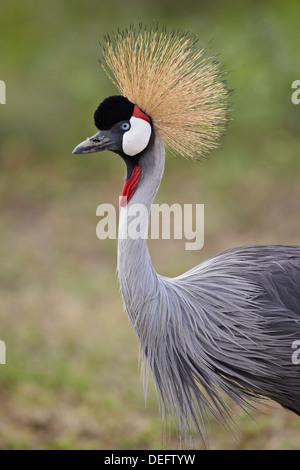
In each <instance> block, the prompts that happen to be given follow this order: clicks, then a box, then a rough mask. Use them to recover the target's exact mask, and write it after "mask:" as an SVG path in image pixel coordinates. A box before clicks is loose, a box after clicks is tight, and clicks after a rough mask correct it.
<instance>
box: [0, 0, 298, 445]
mask: <svg viewBox="0 0 300 470" xmlns="http://www.w3.org/2000/svg"><path fill="white" fill-rule="evenodd" d="M161 3H162V2H156V1H153V2H151V5H148V4H142V3H141V2H133V5H134V8H132V10H131V11H133V13H132V15H133V17H130V16H129V13H128V11H127V7H126V8H125V5H124V4H123V5H119V4H118V5H117V2H116V1H112V2H110V5H109V6H106V7H105V8H104V9H101V14H99V15H97V14H95V11H97V2H95V1H92V0H90V1H88V2H86V3H85V5H84V9H82V5H81V4H80V3H79V2H77V1H76V2H72V5H70V6H68V4H67V2H58V1H54V2H52V7H51V9H48V8H47V9H46V7H45V6H44V5H43V2H32V6H31V8H27V7H26V6H25V5H23V4H21V2H20V1H18V0H10V1H9V2H8V1H7V2H6V1H3V2H2V4H1V7H0V8H1V15H0V23H1V24H0V36H1V41H0V48H1V50H0V57H1V67H2V68H1V69H0V79H1V80H4V81H5V82H6V86H7V104H6V105H5V106H4V105H1V106H0V157H1V159H0V165H1V172H0V196H1V197H0V208H1V219H0V226H1V243H0V256H1V268H0V281H1V300H0V339H1V340H3V341H5V343H6V351H7V358H6V365H0V449H93V448H97V449H161V448H167V449H176V448H177V442H176V438H175V437H174V436H173V437H172V438H171V439H168V440H167V442H165V441H162V438H161V422H160V417H159V412H158V406H157V400H156V394H155V390H154V386H153V383H152V381H150V384H149V393H148V402H147V407H145V402H144V398H143V390H142V385H141V383H140V379H139V372H138V341H137V339H136V337H135V334H134V332H133V330H132V328H131V326H130V325H129V322H128V319H127V316H126V314H125V312H124V311H123V307H122V301H121V298H120V293H119V286H118V282H117V278H116V273H115V269H116V241H114V240H105V241H100V240H98V239H97V237H96V232H95V230H96V225H97V217H96V208H97V206H98V205H99V204H100V203H102V202H110V203H113V204H117V198H118V195H119V194H120V189H121V186H122V179H123V176H124V167H123V163H122V162H121V161H120V159H118V157H116V156H113V155H112V154H108V153H105V154H103V155H99V156H94V157H78V156H77V157H75V156H72V155H71V151H72V149H73V148H74V147H75V145H76V144H77V143H78V142H79V141H81V140H83V139H84V138H85V137H86V135H91V133H92V132H93V123H92V113H93V111H94V109H95V107H96V106H97V104H98V101H100V100H101V99H102V97H104V96H106V95H108V94H112V93H114V92H115V90H114V89H113V88H112V87H110V85H109V84H108V83H107V81H106V78H105V77H104V74H102V73H101V71H100V70H99V68H98V65H97V58H98V49H97V47H98V39H99V38H100V37H101V34H102V32H103V33H104V32H106V31H110V30H111V29H114V28H115V26H116V25H120V26H122V27H123V26H124V25H125V26H126V25H127V24H128V23H129V22H132V21H139V20H143V21H145V22H147V21H152V19H153V17H155V18H157V19H158V20H160V21H164V22H165V23H167V24H169V25H174V26H176V27H177V26H178V27H183V28H188V29H191V30H192V31H193V32H195V33H198V34H199V35H201V38H202V40H203V43H206V42H208V41H209V40H210V39H212V38H214V44H213V48H214V49H216V50H220V52H221V56H222V58H223V59H224V62H225V66H226V68H227V69H229V70H231V72H230V77H229V78H230V85H231V86H232V87H233V88H234V89H235V93H234V95H233V97H232V100H233V104H234V114H233V117H234V120H233V122H232V126H231V131H230V133H229V135H228V136H227V137H226V139H225V140H224V144H223V146H222V148H221V149H220V150H219V151H218V152H216V154H215V155H214V157H213V158H211V159H209V160H207V161H205V162H203V163H202V164H200V165H193V164H191V163H189V162H187V161H185V160H183V159H180V158H172V157H170V156H169V157H168V159H167V164H166V172H165V177H164V180H163V183H162V186H161V188H160V190H159V193H158V196H157V199H156V202H167V203H170V204H171V203H173V202H183V203H196V202H198V203H204V204H205V245H204V248H203V249H202V250H201V251H200V252H193V251H185V250H184V243H185V241H184V240H182V241H180V240H171V241H168V240H151V241H150V243H149V245H150V250H151V255H152V259H153V264H154V266H155V267H156V269H157V271H158V272H160V273H162V274H165V275H170V276H175V275H177V274H179V273H181V272H183V271H184V270H186V269H188V268H190V267H192V266H194V265H195V264H197V263H199V262H201V261H202V260H203V259H205V258H207V257H208V256H211V255H213V254H214V253H216V252H218V251H220V250H222V249H225V248H228V247H230V246H235V245H244V244H255V243H279V244H281V243H282V244H299V232H300V219H299V217H298V201H299V198H300V184H299V175H300V159H299V151H300V144H299V137H298V122H299V109H300V108H299V109H298V108H297V106H295V105H292V104H291V100H290V96H291V88H290V87H291V83H292V81H294V80H295V79H297V78H299V77H298V76H297V73H298V71H297V66H296V64H298V62H297V60H298V50H299V48H298V45H299V44H298V42H299V39H298V25H297V22H296V18H297V15H296V14H295V13H296V11H298V10H297V2H292V1H291V2H289V3H288V4H287V3H286V4H285V5H283V4H282V3H281V2H279V1H274V2H264V3H263V4H261V2H245V4H243V5H240V4H239V3H238V2H236V1H233V0H231V1H229V2H227V4H226V6H225V5H224V4H223V3H222V4H221V3H220V4H219V2H215V3H214V6H213V5H212V4H209V5H208V4H207V5H205V6H203V5H200V4H199V5H198V4H197V5H196V4H195V3H194V2H187V3H186V4H185V6H184V7H183V6H182V5H181V4H180V3H179V2H172V8H171V6H170V5H169V2H168V1H166V2H165V4H161ZM34 5H35V8H34ZM168 5H169V6H168ZM245 5H246V6H247V8H246V7H245ZM150 6H151V8H150ZM83 10H84V11H83ZM125 10H126V11H125ZM99 16H101V18H99ZM261 409H262V411H263V414H255V415H254V417H255V420H253V419H251V418H249V416H248V415H247V414H246V413H244V412H242V411H240V410H236V411H237V418H236V422H237V425H238V426H239V431H238V432H237V434H236V437H233V435H232V434H231V433H228V432H227V431H226V430H224V429H222V428H221V427H220V426H219V425H218V423H215V422H214V421H213V422H212V426H211V433H210V447H211V448H212V449H298V448H299V447H300V437H299V435H300V434H299V430H300V422H299V418H298V417H297V416H295V415H293V414H292V413H289V412H286V411H284V410H282V409H281V408H280V407H278V406H276V405H275V404H272V407H271V408H269V407H266V406H265V405H264V406H262V407H261ZM195 447H196V448H201V447H202V446H201V442H200V441H199V439H198V438H197V436H195Z"/></svg>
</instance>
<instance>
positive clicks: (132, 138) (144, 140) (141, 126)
mask: <svg viewBox="0 0 300 470" xmlns="http://www.w3.org/2000/svg"><path fill="white" fill-rule="evenodd" d="M129 122H130V124H131V127H130V129H129V131H127V132H125V134H124V135H123V142H122V147H123V152H124V153H125V154H126V155H129V156H130V157H132V156H133V155H137V154H138V153H140V152H142V151H143V150H144V149H145V148H146V147H147V145H148V144H149V140H150V137H151V125H150V124H149V122H147V121H145V120H144V119H140V118H137V117H135V116H132V117H131V118H130V120H129Z"/></svg>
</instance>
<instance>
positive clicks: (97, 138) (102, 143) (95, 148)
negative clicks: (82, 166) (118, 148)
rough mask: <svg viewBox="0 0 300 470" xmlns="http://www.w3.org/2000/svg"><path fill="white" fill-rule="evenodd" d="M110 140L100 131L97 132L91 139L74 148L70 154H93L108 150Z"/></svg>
mask: <svg viewBox="0 0 300 470" xmlns="http://www.w3.org/2000/svg"><path fill="white" fill-rule="evenodd" d="M109 144H110V139H109V138H108V137H107V135H105V134H104V133H103V132H102V131H99V132H97V134H95V135H93V137H88V138H87V139H86V140H84V141H83V142H81V144H79V145H77V147H75V148H74V150H73V152H72V153H94V152H101V151H102V150H105V149H107V148H108V146H109Z"/></svg>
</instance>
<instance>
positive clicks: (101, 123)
mask: <svg viewBox="0 0 300 470" xmlns="http://www.w3.org/2000/svg"><path fill="white" fill-rule="evenodd" d="M133 108H134V104H133V103H131V102H130V101H129V100H128V99H127V98H125V97H124V96H117V95H116V96H110V97H109V98H105V100H104V101H102V103H100V104H99V106H98V108H97V109H96V111H95V113H94V120H95V125H96V127H97V128H98V129H99V130H106V129H110V128H111V127H112V126H113V125H114V124H116V123H117V122H120V121H127V120H129V119H130V118H131V116H132V114H133Z"/></svg>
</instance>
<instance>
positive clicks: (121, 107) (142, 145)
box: [73, 96, 152, 161]
mask: <svg viewBox="0 0 300 470" xmlns="http://www.w3.org/2000/svg"><path fill="white" fill-rule="evenodd" d="M94 121H95V125H96V127H97V128H98V129H99V131H98V132H97V133H96V134H95V135H93V136H92V137H89V138H88V139H86V140H85V141H84V142H82V143H81V144H79V145H78V146H77V147H76V148H75V149H74V150H73V153H75V154H78V153H79V154H80V153H93V152H101V151H102V150H111V151H113V152H115V153H118V154H119V155H121V156H122V157H123V158H124V160H125V161H129V160H130V158H131V157H135V158H137V156H139V155H140V154H141V153H142V152H143V151H144V150H145V149H146V147H147V146H148V144H149V142H150V138H151V134H152V125H151V119H150V117H149V116H147V114H145V113H144V112H143V111H142V110H141V109H140V108H139V107H138V106H137V105H136V104H133V103H131V102H130V101H129V100H128V99H127V98H125V97H124V96H110V97H109V98H106V99H105V100H104V101H102V103H100V105H99V106H98V108H97V109H96V111H95V114H94Z"/></svg>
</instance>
